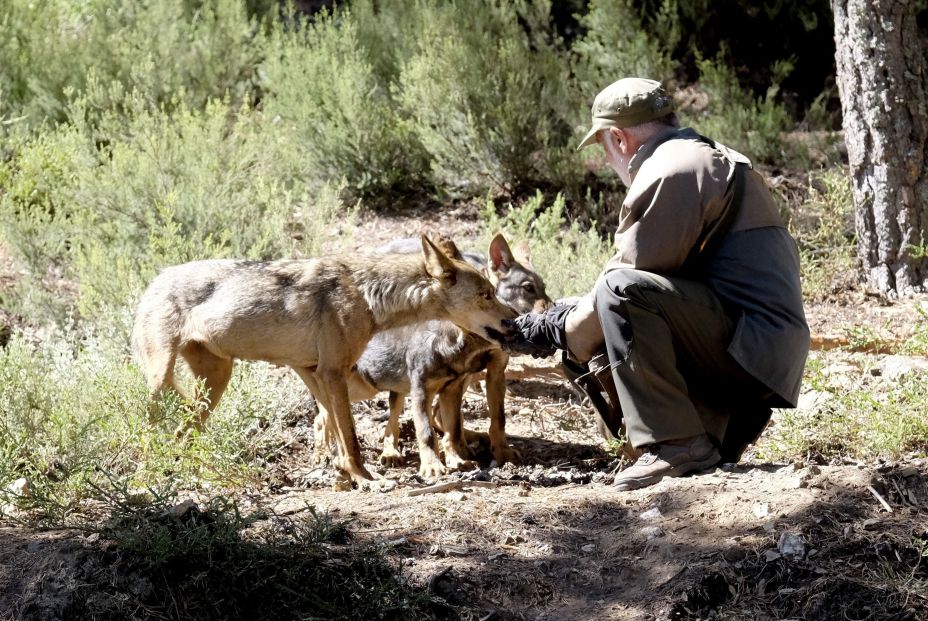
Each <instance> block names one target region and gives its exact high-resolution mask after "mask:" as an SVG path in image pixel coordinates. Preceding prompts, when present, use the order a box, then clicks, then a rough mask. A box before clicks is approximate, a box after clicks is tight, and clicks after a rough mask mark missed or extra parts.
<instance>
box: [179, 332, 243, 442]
mask: <svg viewBox="0 0 928 621" xmlns="http://www.w3.org/2000/svg"><path fill="white" fill-rule="evenodd" d="M180 355H181V356H182V357H183V358H184V360H186V361H187V364H188V365H190V370H191V371H192V372H193V375H194V377H196V378H197V379H198V380H202V385H200V384H199V383H198V384H197V388H196V390H195V392H194V401H195V403H196V405H195V407H196V411H195V413H194V418H193V420H192V421H190V422H187V423H184V424H182V425H181V426H180V427H179V428H178V429H177V431H176V432H175V433H176V434H177V435H183V434H184V433H186V432H187V431H189V430H190V427H193V428H194V429H196V430H197V431H203V425H204V424H205V423H206V419H207V418H209V415H210V414H212V412H213V410H214V409H216V406H217V405H218V404H219V399H221V398H222V393H224V392H225V390H226V387H227V386H228V385H229V380H230V379H231V378H232V364H233V361H232V359H231V358H220V357H219V356H217V355H216V354H214V353H212V352H211V351H209V350H208V349H207V348H206V347H205V346H204V345H203V344H202V343H189V344H187V345H185V346H184V347H182V348H181V350H180Z"/></svg>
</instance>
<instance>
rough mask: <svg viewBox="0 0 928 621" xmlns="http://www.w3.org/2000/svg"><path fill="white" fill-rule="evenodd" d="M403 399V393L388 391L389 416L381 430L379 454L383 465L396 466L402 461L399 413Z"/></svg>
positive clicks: (404, 397) (401, 463) (401, 410)
mask: <svg viewBox="0 0 928 621" xmlns="http://www.w3.org/2000/svg"><path fill="white" fill-rule="evenodd" d="M405 400H406V395H405V393H401V392H393V391H390V418H389V419H388V420H387V428H386V429H385V430H384V432H383V452H382V453H381V454H380V463H381V464H383V465H384V466H390V467H398V466H402V465H403V463H404V460H403V456H402V454H400V414H401V413H402V412H403V404H404V401H405Z"/></svg>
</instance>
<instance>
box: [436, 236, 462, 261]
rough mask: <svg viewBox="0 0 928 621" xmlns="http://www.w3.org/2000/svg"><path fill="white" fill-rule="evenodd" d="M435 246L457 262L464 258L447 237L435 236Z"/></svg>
mask: <svg viewBox="0 0 928 621" xmlns="http://www.w3.org/2000/svg"><path fill="white" fill-rule="evenodd" d="M434 239H435V245H436V246H437V247H438V249H439V250H441V251H442V252H444V253H445V255H447V256H449V257H451V258H452V259H455V260H457V261H463V260H464V256H463V255H462V254H461V251H460V250H459V249H458V247H457V244H455V243H454V241H453V240H452V239H451V238H450V237H448V236H447V235H435V236H434Z"/></svg>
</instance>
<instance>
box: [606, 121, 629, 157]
mask: <svg viewBox="0 0 928 621" xmlns="http://www.w3.org/2000/svg"><path fill="white" fill-rule="evenodd" d="M609 133H610V134H611V135H612V137H613V138H615V143H616V144H617V145H619V151H620V152H621V153H622V155H629V154H630V152H631V145H630V144H629V141H628V133H627V132H626V131H625V130H624V129H621V128H619V127H610V128H609Z"/></svg>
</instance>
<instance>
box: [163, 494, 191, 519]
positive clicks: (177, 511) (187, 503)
mask: <svg viewBox="0 0 928 621" xmlns="http://www.w3.org/2000/svg"><path fill="white" fill-rule="evenodd" d="M199 510H200V508H199V507H198V506H197V503H195V502H194V501H192V500H191V499H189V498H188V499H187V500H184V501H183V502H179V503H177V504H176V505H174V506H173V507H170V508H168V509H166V510H165V511H163V512H162V513H161V517H184V516H185V515H187V513H188V512H190V511H197V512H199Z"/></svg>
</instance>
